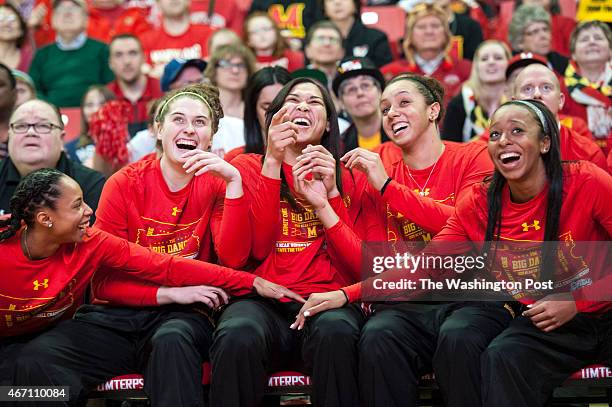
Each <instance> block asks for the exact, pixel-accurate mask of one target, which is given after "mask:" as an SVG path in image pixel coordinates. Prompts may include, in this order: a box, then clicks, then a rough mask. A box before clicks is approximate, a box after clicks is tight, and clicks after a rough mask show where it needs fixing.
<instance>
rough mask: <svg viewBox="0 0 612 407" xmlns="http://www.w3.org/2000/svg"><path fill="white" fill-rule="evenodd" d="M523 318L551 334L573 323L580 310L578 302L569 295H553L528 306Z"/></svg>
mask: <svg viewBox="0 0 612 407" xmlns="http://www.w3.org/2000/svg"><path fill="white" fill-rule="evenodd" d="M528 308H529V309H528V310H527V311H525V312H523V316H525V317H527V318H529V319H531V322H533V324H534V325H535V326H536V327H537V328H538V329H540V330H542V331H544V332H551V331H554V330H555V329H557V328H559V327H561V326H563V325H564V324H566V323H567V322H569V321H571V320H572V319H573V318H574V317H575V316H576V314H577V313H578V310H577V309H576V301H574V297H572V295H571V294H569V293H561V294H551V295H547V296H546V297H544V298H542V299H541V300H538V301H536V302H535V303H533V304H531V305H528Z"/></svg>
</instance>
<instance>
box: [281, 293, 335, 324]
mask: <svg viewBox="0 0 612 407" xmlns="http://www.w3.org/2000/svg"><path fill="white" fill-rule="evenodd" d="M345 304H346V296H345V295H344V293H343V292H342V290H337V291H330V292H328V293H315V294H310V297H308V301H306V303H305V304H304V305H302V308H301V309H300V312H299V313H298V314H297V316H296V317H295V322H294V323H293V324H291V326H290V328H291V329H297V330H301V329H302V328H304V324H305V323H306V318H308V317H312V316H314V315H316V314H318V313H319V312H323V311H327V310H328V309H335V308H341V307H343V306H344V305H345Z"/></svg>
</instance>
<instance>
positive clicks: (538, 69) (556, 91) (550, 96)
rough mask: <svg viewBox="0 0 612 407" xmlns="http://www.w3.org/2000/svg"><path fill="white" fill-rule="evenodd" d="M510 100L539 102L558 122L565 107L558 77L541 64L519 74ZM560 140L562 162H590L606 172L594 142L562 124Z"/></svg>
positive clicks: (601, 154)
mask: <svg viewBox="0 0 612 407" xmlns="http://www.w3.org/2000/svg"><path fill="white" fill-rule="evenodd" d="M512 98H513V99H519V100H527V99H535V100H539V101H541V102H542V103H544V104H545V105H546V107H547V108H548V109H549V110H550V111H551V112H552V113H553V114H554V116H555V118H557V120H558V119H559V117H558V113H559V110H561V108H562V107H563V104H564V103H565V95H563V93H561V91H560V85H559V80H558V79H557V76H556V75H555V74H554V72H553V71H552V70H550V69H549V68H548V67H546V66H544V65H540V64H532V65H529V66H527V67H526V68H525V69H523V70H522V71H521V72H520V73H519V74H518V76H517V77H516V79H515V81H514V86H513V93H512ZM559 137H560V149H561V158H562V159H564V160H586V161H591V162H593V163H594V164H595V165H597V166H598V167H600V168H602V169H604V170H607V164H606V156H605V155H604V154H603V153H602V151H601V149H600V148H599V146H598V145H597V144H595V142H594V141H593V140H589V139H588V138H587V137H583V136H581V135H579V134H578V133H576V132H575V131H574V130H572V129H570V128H568V127H566V126H563V125H561V124H560V135H559Z"/></svg>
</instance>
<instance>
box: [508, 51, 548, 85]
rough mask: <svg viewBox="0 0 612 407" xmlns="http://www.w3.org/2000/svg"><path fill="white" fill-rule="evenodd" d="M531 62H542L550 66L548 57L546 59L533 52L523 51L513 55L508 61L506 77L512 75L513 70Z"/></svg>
mask: <svg viewBox="0 0 612 407" xmlns="http://www.w3.org/2000/svg"><path fill="white" fill-rule="evenodd" d="M531 64H542V65H544V66H548V62H547V61H546V59H544V57H541V56H540V55H538V54H534V53H531V52H521V53H520V54H516V55H515V56H513V57H512V58H511V59H510V61H508V67H507V68H506V79H508V78H509V77H510V75H512V72H514V71H516V70H517V69H519V68H524V67H526V66H527V65H531Z"/></svg>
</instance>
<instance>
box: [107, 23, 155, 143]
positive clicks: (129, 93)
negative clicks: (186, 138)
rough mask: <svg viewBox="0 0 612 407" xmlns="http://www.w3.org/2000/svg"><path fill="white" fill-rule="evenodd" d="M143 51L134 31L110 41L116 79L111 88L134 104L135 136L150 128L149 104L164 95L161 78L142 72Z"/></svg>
mask: <svg viewBox="0 0 612 407" xmlns="http://www.w3.org/2000/svg"><path fill="white" fill-rule="evenodd" d="M144 63H145V59H144V52H143V50H142V44H141V43H140V40H139V39H138V37H135V36H133V35H131V34H123V35H118V36H116V37H114V38H113V39H112V41H111V42H110V44H109V58H108V65H109V66H110V69H111V71H113V73H114V74H115V80H114V81H113V82H111V83H109V84H108V85H107V86H108V88H109V89H110V90H111V91H112V92H113V93H114V94H115V95H116V96H117V100H123V101H126V102H128V103H130V105H131V106H132V113H131V115H130V119H129V124H128V131H129V133H130V137H133V136H134V135H135V134H136V133H137V132H139V131H140V130H143V129H146V127H147V104H148V103H149V102H150V101H151V100H153V99H157V98H159V97H160V96H161V95H162V91H161V90H160V86H159V81H158V80H157V79H155V78H152V77H150V76H149V75H146V74H144V73H143V72H142V68H143V66H144Z"/></svg>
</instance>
